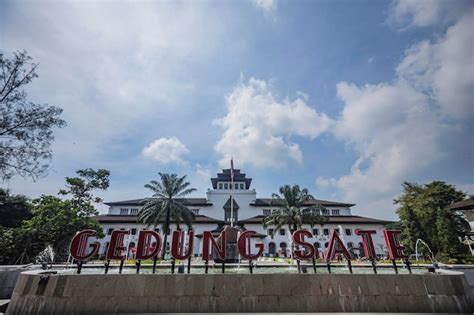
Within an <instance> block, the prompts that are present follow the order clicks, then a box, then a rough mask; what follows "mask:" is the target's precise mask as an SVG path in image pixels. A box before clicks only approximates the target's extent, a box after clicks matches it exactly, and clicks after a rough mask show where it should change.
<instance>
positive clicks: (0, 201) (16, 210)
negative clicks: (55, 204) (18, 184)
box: [0, 188, 31, 228]
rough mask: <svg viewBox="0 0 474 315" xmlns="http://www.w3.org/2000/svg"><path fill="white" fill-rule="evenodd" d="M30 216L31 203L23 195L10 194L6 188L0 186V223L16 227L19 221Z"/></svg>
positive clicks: (4, 225) (6, 226) (7, 226)
mask: <svg viewBox="0 0 474 315" xmlns="http://www.w3.org/2000/svg"><path fill="white" fill-rule="evenodd" d="M30 217H31V204H30V202H29V201H28V198H26V197H25V196H23V195H12V194H10V191H9V190H8V189H3V188H0V225H1V226H3V227H5V228H14V227H18V226H20V224H21V221H23V220H26V219H29V218H30Z"/></svg>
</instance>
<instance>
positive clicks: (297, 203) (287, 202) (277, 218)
mask: <svg viewBox="0 0 474 315" xmlns="http://www.w3.org/2000/svg"><path fill="white" fill-rule="evenodd" d="M272 198H273V200H272V205H276V206H279V209H277V210H275V211H273V212H272V214H271V215H269V216H268V217H266V218H265V219H264V221H263V225H264V226H265V227H266V226H269V225H273V226H275V230H278V229H279V228H281V227H282V226H284V225H286V224H287V225H288V229H289V231H290V232H294V231H296V230H297V229H298V228H301V226H302V225H303V223H306V222H304V221H305V220H304V219H305V215H304V214H303V213H302V211H301V208H302V207H303V206H304V204H305V203H306V202H307V201H309V200H313V199H314V197H313V196H312V195H311V194H310V193H309V192H308V189H307V188H303V189H300V187H299V186H298V185H293V186H290V185H285V186H282V187H280V194H273V195H272ZM307 209H310V208H307Z"/></svg>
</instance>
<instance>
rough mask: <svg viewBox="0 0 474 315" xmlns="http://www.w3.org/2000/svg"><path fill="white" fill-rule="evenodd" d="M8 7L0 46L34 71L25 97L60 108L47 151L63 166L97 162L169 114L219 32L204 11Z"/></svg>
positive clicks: (158, 6)
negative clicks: (27, 57)
mask: <svg viewBox="0 0 474 315" xmlns="http://www.w3.org/2000/svg"><path fill="white" fill-rule="evenodd" d="M7 9H8V12H6V13H5V14H4V15H2V17H4V18H3V19H2V20H1V21H0V29H2V44H3V46H5V47H8V52H11V51H13V50H16V49H20V50H23V49H26V50H27V51H28V52H29V53H30V54H31V55H32V56H33V57H34V61H35V62H38V63H40V67H39V75H40V78H39V79H37V80H35V81H34V82H33V83H32V84H31V85H29V87H28V92H29V97H30V99H32V100H34V101H37V102H48V103H50V104H55V105H58V106H60V107H62V108H63V109H64V114H63V117H64V118H65V119H66V120H67V122H68V128H64V129H62V130H59V131H58V132H57V134H56V135H57V137H56V138H57V141H56V142H55V146H54V150H55V155H56V156H59V155H61V157H62V158H63V159H64V160H68V161H71V162H72V161H79V162H81V161H83V160H84V158H85V157H86V158H90V159H97V156H99V155H101V154H104V153H105V152H106V151H107V150H109V148H110V146H111V142H115V141H116V139H118V138H122V139H123V138H126V137H127V136H129V135H130V134H131V133H133V132H137V129H138V128H137V126H138V125H140V126H143V125H146V124H149V125H154V124H156V121H155V122H150V120H151V117H153V118H154V119H156V117H163V116H164V115H166V114H167V113H169V112H171V111H172V110H173V109H172V106H173V104H176V103H178V104H179V103H180V100H181V99H182V98H185V97H186V95H189V94H190V92H193V91H194V90H195V86H194V82H193V79H192V78H191V77H190V76H189V67H190V66H192V65H193V64H194V63H202V62H205V61H206V60H210V59H209V58H210V57H211V56H212V54H213V53H214V52H215V50H216V45H218V44H219V43H222V41H221V40H220V36H221V35H222V34H223V33H224V32H225V27H226V26H225V25H222V23H220V21H219V17H216V15H215V14H212V12H211V14H210V12H209V11H207V9H208V6H207V5H206V4H203V5H200V6H188V5H186V4H179V3H161V2H160V3H155V2H143V3H140V4H139V5H136V4H134V3H131V2H126V1H121V2H84V1H80V2H60V3H59V2H58V3H56V2H54V3H47V4H46V5H45V3H37V2H34V1H33V2H15V3H11V4H10V5H9V6H8V8H7ZM217 25H218V26H217ZM71 34H74V36H72V35H71ZM203 42H206V45H202V43H203ZM184 60H185V61H186V62H183V61H184ZM91 126H92V127H93V128H91ZM71 143H75V150H71V149H70V144H71ZM77 150H81V156H79V155H77V154H76V152H77Z"/></svg>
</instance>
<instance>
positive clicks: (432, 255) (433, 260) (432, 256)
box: [415, 238, 436, 264]
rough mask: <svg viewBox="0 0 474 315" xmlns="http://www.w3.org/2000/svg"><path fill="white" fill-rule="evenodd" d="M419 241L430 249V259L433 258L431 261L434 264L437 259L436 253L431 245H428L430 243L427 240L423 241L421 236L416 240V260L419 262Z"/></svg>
mask: <svg viewBox="0 0 474 315" xmlns="http://www.w3.org/2000/svg"><path fill="white" fill-rule="evenodd" d="M418 243H421V244H422V245H424V246H425V247H426V248H427V249H428V251H429V253H430V255H428V257H429V258H430V260H431V262H432V263H433V264H434V263H436V261H435V259H434V254H433V252H432V251H431V248H430V247H429V246H428V244H426V242H425V241H423V240H422V239H421V238H419V239H417V240H416V243H415V256H416V261H417V262H418Z"/></svg>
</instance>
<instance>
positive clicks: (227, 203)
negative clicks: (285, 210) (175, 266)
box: [96, 169, 390, 257]
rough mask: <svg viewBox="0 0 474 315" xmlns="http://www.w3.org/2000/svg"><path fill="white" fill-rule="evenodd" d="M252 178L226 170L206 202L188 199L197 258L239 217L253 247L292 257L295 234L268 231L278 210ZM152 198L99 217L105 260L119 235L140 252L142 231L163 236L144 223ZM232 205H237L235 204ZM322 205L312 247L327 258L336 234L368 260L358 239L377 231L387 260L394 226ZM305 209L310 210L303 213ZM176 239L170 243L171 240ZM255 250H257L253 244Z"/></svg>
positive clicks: (120, 204) (116, 206)
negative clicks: (387, 235) (207, 236)
mask: <svg viewBox="0 0 474 315" xmlns="http://www.w3.org/2000/svg"><path fill="white" fill-rule="evenodd" d="M251 183H252V179H251V178H247V176H246V174H244V173H241V172H240V170H237V169H236V170H234V178H233V181H232V179H231V170H230V169H224V170H223V171H222V173H219V174H217V177H214V178H211V184H212V188H210V189H208V191H207V193H206V197H205V198H186V202H187V204H188V208H189V209H190V210H191V211H192V212H193V213H194V215H195V223H194V224H193V229H194V231H195V239H194V246H193V253H194V255H195V256H199V255H201V253H202V244H201V239H202V233H203V231H212V232H213V234H214V235H215V236H217V235H219V233H220V232H221V231H222V230H223V228H224V227H225V226H226V225H230V224H231V214H232V215H233V223H234V226H235V227H237V228H238V229H240V230H253V231H256V232H257V235H255V237H254V238H252V239H251V243H263V244H264V246H265V247H264V248H265V250H264V255H265V256H268V257H288V256H289V255H290V246H291V240H290V232H289V228H288V226H284V227H281V228H280V229H278V230H275V227H272V226H268V227H264V225H263V220H264V218H265V217H266V216H268V215H270V214H271V213H272V211H273V210H275V209H277V208H278V207H277V206H275V205H274V204H275V203H274V202H273V203H272V199H271V198H257V192H256V191H255V189H253V188H251ZM145 202H146V199H134V200H125V201H115V202H106V203H105V204H106V205H108V206H109V211H108V214H106V215H99V216H97V217H96V219H97V220H98V221H99V223H100V224H101V226H102V228H103V230H104V234H105V235H106V236H105V237H104V238H102V239H99V240H98V241H99V242H100V243H101V251H100V254H101V255H104V254H105V252H106V250H107V247H108V244H109V242H110V235H111V234H112V231H113V230H129V231H130V235H129V236H128V237H126V239H125V240H126V244H125V245H126V246H128V247H129V249H130V248H132V247H135V246H136V244H137V241H138V233H139V231H140V230H150V229H154V230H156V231H158V232H159V233H160V234H161V235H163V227H162V226H161V225H160V226H147V225H146V224H143V223H139V222H138V220H137V219H138V212H139V211H140V208H141V207H142V206H143V205H144V203H145ZM231 203H232V204H231ZM315 206H317V207H318V209H320V210H318V211H320V214H321V215H322V216H325V217H326V218H327V219H326V220H325V223H324V224H322V225H321V224H319V225H315V226H310V225H307V224H306V225H303V228H304V229H307V230H309V231H311V233H312V234H313V238H311V239H307V240H308V241H309V242H312V243H313V244H314V245H315V247H316V248H317V249H319V251H320V252H321V253H323V252H324V250H325V248H326V246H327V244H328V241H329V236H330V233H331V231H332V230H333V229H336V230H337V231H338V233H339V236H340V237H341V239H342V241H343V242H344V243H345V244H346V246H347V248H348V249H349V251H350V252H351V253H352V254H353V255H354V257H360V256H361V255H362V240H361V237H360V236H358V235H356V234H355V230H356V229H361V230H375V231H376V234H374V235H373V241H374V245H375V250H376V253H377V255H380V256H385V253H386V245H385V241H384V238H383V230H384V229H385V225H386V224H387V223H390V222H388V221H383V220H378V219H373V218H367V217H361V216H357V215H353V214H352V210H351V207H352V206H354V204H350V203H343V202H335V201H327V200H311V201H308V202H307V203H306V204H305V208H306V207H307V208H310V207H315ZM302 210H304V209H302ZM176 228H177V227H176V224H175V223H173V222H172V224H171V226H170V230H171V232H172V231H173V230H175V229H176ZM168 240H170V238H168ZM251 247H252V248H254V246H253V244H251Z"/></svg>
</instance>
